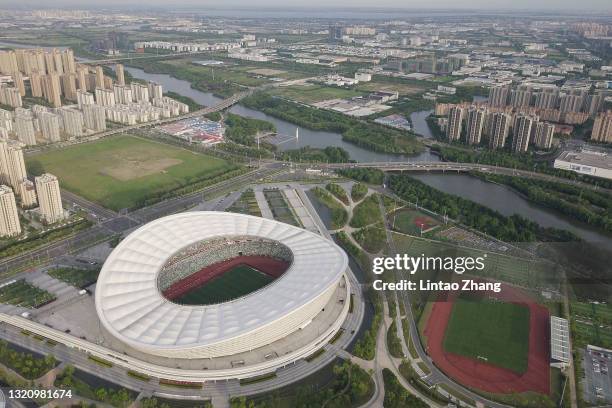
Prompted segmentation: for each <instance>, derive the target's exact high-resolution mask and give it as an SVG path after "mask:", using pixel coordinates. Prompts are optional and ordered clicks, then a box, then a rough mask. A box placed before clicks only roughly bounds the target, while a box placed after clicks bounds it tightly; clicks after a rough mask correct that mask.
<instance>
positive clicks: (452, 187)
mask: <svg viewBox="0 0 612 408" xmlns="http://www.w3.org/2000/svg"><path fill="white" fill-rule="evenodd" d="M126 70H127V71H128V72H129V73H130V74H131V75H132V76H134V77H135V78H139V79H144V80H148V81H154V82H157V83H160V84H162V86H163V87H164V89H166V90H169V91H173V92H176V93H178V94H181V95H184V96H188V97H190V98H192V99H193V100H194V101H196V102H197V103H199V104H201V105H207V106H210V105H214V104H216V103H218V102H219V101H221V99H220V98H218V97H216V96H214V95H212V94H211V93H208V92H201V91H198V90H197V89H193V88H191V84H190V83H189V82H188V81H183V80H180V79H176V78H172V77H171V76H169V75H167V74H150V73H146V72H144V71H143V70H141V69H138V68H132V67H126ZM483 99H486V98H483ZM231 112H232V113H235V114H238V115H241V116H246V117H250V118H255V119H263V120H267V121H269V122H271V123H274V125H275V126H276V129H277V131H278V133H279V134H280V135H294V134H295V129H296V128H298V129H299V140H297V141H295V140H292V141H290V142H287V143H283V144H281V145H279V149H280V150H288V149H295V148H298V147H303V146H308V145H309V146H312V147H322V148H324V147H327V146H338V147H342V148H343V149H345V150H346V151H347V152H348V153H349V154H350V156H351V158H352V159H354V160H357V161H360V162H374V161H438V160H439V159H438V158H437V156H435V155H433V154H431V153H430V152H429V151H426V152H423V153H421V154H419V155H417V156H404V155H392V154H385V153H376V152H371V151H369V150H365V149H362V148H360V147H357V146H355V145H353V144H350V143H347V142H345V141H343V140H342V135H340V134H338V133H333V132H319V131H313V130H310V129H306V128H303V127H300V126H296V125H294V124H292V123H289V122H286V121H284V120H281V119H277V118H275V117H272V116H270V115H266V114H265V113H262V112H259V111H256V110H253V109H249V108H246V107H244V106H241V105H235V106H234V107H232V108H231ZM430 113H431V110H426V111H420V112H414V113H412V115H410V118H411V120H412V124H413V127H414V129H415V131H416V132H417V133H419V134H422V135H423V136H424V137H432V134H431V132H430V130H429V127H428V126H427V122H426V121H425V118H427V116H429V114H430ZM415 177H416V178H417V179H419V180H421V181H423V182H425V183H427V184H429V185H431V186H432V187H435V188H437V189H439V190H442V191H444V192H447V193H450V194H455V195H458V196H461V197H464V198H466V199H470V200H472V201H475V202H478V203H481V204H483V205H485V206H487V207H489V208H492V209H494V210H497V211H499V212H500V213H502V214H504V215H507V216H509V215H512V214H518V215H521V216H523V217H525V218H527V219H529V220H532V221H534V222H537V223H538V224H540V225H542V226H543V227H554V228H560V229H566V230H568V231H572V232H573V233H575V234H576V235H578V236H579V237H581V238H583V239H584V240H586V241H589V242H601V243H605V244H606V245H610V246H611V247H612V237H610V236H608V235H605V234H604V233H601V232H599V231H596V230H594V229H592V228H590V227H589V226H587V225H586V224H584V223H581V222H578V221H574V220H570V219H568V218H567V217H565V216H563V215H562V214H558V213H556V212H554V211H550V210H547V209H544V208H543V207H540V206H538V205H535V204H532V203H530V202H529V201H528V200H526V199H525V198H524V197H523V196H521V195H520V194H518V193H517V192H515V191H513V190H511V189H509V188H507V187H505V186H500V185H497V184H493V183H489V182H485V181H482V180H480V179H477V178H474V177H470V176H467V175H457V174H426V175H417V176H415Z"/></svg>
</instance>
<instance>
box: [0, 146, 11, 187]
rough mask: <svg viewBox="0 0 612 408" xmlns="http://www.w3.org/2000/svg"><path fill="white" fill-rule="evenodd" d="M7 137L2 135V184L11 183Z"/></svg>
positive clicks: (0, 169) (0, 172)
mask: <svg viewBox="0 0 612 408" xmlns="http://www.w3.org/2000/svg"><path fill="white" fill-rule="evenodd" d="M8 160H9V159H8V143H7V138H4V137H0V184H10V183H11V179H10V176H9V162H8Z"/></svg>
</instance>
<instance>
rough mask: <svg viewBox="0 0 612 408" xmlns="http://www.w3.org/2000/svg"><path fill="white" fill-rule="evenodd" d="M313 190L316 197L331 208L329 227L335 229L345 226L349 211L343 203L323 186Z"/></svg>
mask: <svg viewBox="0 0 612 408" xmlns="http://www.w3.org/2000/svg"><path fill="white" fill-rule="evenodd" d="M338 187H339V186H338ZM311 191H312V193H313V194H314V197H315V199H316V200H317V201H318V202H319V203H320V204H321V205H323V206H325V207H326V208H327V209H328V210H329V218H330V225H329V227H330V228H331V229H334V230H335V229H339V228H342V227H344V225H345V224H346V222H347V220H348V213H347V212H346V210H345V209H344V207H343V206H342V204H340V202H338V201H337V200H336V199H335V198H334V197H333V196H332V194H331V193H330V192H328V190H324V189H322V188H321V187H314V188H313V189H312V190H311Z"/></svg>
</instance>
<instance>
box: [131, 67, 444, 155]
mask: <svg viewBox="0 0 612 408" xmlns="http://www.w3.org/2000/svg"><path fill="white" fill-rule="evenodd" d="M125 70H126V71H128V72H129V73H130V74H131V75H132V76H133V77H135V78H138V79H144V80H147V81H153V82H157V83H158V84H161V85H162V86H163V87H164V89H165V90H168V91H173V92H176V93H178V94H181V95H184V96H188V97H190V98H191V99H193V100H194V101H196V102H197V103H199V104H200V105H205V106H211V105H214V104H216V103H218V102H220V101H221V98H218V97H216V96H214V95H213V94H211V93H209V92H202V91H198V90H197V89H193V88H192V87H191V83H190V82H188V81H183V80H181V79H176V78H172V77H171V76H169V75H167V74H150V73H148V72H144V71H143V70H142V69H139V68H133V67H125ZM230 112H232V113H235V114H237V115H241V116H245V117H248V118H254V119H263V120H266V121H268V122H271V123H273V124H274V125H275V126H276V130H277V132H278V134H279V135H281V136H292V135H295V130H296V128H297V129H299V138H298V140H297V141H296V140H295V139H294V140H291V141H289V142H285V143H281V144H279V145H278V149H279V150H281V151H284V150H290V149H296V148H300V147H304V146H311V147H319V148H325V147H327V146H336V147H341V148H343V149H344V150H346V151H347V152H348V153H349V155H350V157H351V159H353V160H357V161H359V162H373V161H377V162H386V161H438V160H439V159H438V157H437V156H435V155H434V154H431V153H430V152H429V150H426V151H424V152H423V153H420V154H418V155H410V156H409V155H395V154H387V153H376V152H372V151H369V150H366V149H363V148H361V147H358V146H355V145H354V144H351V143H348V142H345V141H344V140H342V135H340V134H339V133H334V132H322V131H315V130H310V129H307V128H305V127H302V126H297V125H295V124H293V123H289V122H287V121H284V120H281V119H278V118H275V117H273V116H270V115H266V114H265V113H263V112H260V111H257V110H254V109H250V108H247V107H245V106H242V105H234V106H233V107H232V108H231V109H230ZM423 121H424V119H423ZM425 126H427V124H425Z"/></svg>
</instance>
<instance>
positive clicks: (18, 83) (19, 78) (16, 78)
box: [11, 71, 26, 97]
mask: <svg viewBox="0 0 612 408" xmlns="http://www.w3.org/2000/svg"><path fill="white" fill-rule="evenodd" d="M11 78H13V85H14V86H15V88H17V90H18V91H19V94H20V95H21V96H22V97H23V96H26V92H25V83H24V81H23V75H21V72H19V71H15V72H13V73H12V74H11Z"/></svg>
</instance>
